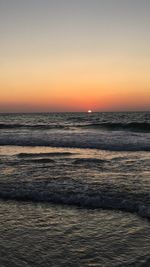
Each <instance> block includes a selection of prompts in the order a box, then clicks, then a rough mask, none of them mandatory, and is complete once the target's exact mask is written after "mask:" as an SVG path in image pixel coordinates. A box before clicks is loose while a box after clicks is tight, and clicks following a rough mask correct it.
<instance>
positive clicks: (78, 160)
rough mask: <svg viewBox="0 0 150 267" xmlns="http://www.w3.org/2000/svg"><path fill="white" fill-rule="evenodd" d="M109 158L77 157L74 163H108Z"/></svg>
mask: <svg viewBox="0 0 150 267" xmlns="http://www.w3.org/2000/svg"><path fill="white" fill-rule="evenodd" d="M107 162H108V160H103V159H97V158H76V159H75V160H74V162H73V163H74V164H77V165H78V164H79V165H80V164H94V165H95V164H98V165H99V164H104V163H107Z"/></svg>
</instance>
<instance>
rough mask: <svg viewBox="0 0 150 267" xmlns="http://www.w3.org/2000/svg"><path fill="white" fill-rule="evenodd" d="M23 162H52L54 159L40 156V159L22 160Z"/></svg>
mask: <svg viewBox="0 0 150 267" xmlns="http://www.w3.org/2000/svg"><path fill="white" fill-rule="evenodd" d="M24 162H26V163H27V162H29V163H37V164H38V163H54V162H55V161H54V160H53V159H48V158H42V159H30V160H27V159H26V160H24Z"/></svg>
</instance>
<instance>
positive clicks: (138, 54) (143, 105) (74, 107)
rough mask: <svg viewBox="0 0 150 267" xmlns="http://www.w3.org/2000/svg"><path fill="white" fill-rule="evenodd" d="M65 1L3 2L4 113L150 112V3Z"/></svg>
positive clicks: (0, 87)
mask: <svg viewBox="0 0 150 267" xmlns="http://www.w3.org/2000/svg"><path fill="white" fill-rule="evenodd" d="M58 2H59V1H58ZM62 2H63V4H64V5H62V4H60V3H62ZM62 2H59V4H58V3H57V4H53V5H52V3H48V2H47V1H45V0H44V1H43V2H42V3H43V5H42V6H41V4H40V3H39V2H38V3H37V5H36V6H35V4H34V1H33V0H32V1H31V2H28V3H26V4H25V3H24V4H20V5H19V6H18V5H17V1H16V0H15V1H13V4H11V3H9V4H8V2H7V1H6V2H5V1H2V6H1V9H0V30H2V43H1V50H0V58H1V61H0V112H21V111H22V112H32V111H37V112H40V111H86V110H88V109H92V110H94V111H111V110H112V111H113V110H114V111H115V110H118V111H119V110H121V111H122V110H149V109H150V75H149V73H150V52H149V47H150V34H149V26H150V19H149V13H148V12H147V9H148V7H149V8H150V4H149V3H148V2H147V1H145V0H144V1H143V2H142V3H141V4H139V3H138V5H136V12H135V6H134V5H133V3H132V4H131V1H128V0H127V2H126V4H125V3H124V4H123V3H122V4H121V3H120V4H119V1H116V0H114V6H112V5H111V1H110V0H107V1H106V2H107V3H105V4H104V3H103V1H93V2H92V1H88V0H87V1H84V0H81V1H78V0H77V2H76V3H75V2H74V3H73V2H72V4H69V2H68V1H65V0H63V1H62ZM133 2H135V1H134V0H133ZM136 3H137V2H136ZM82 4H84V5H82ZM85 4H86V6H85ZM124 5H125V6H124ZM85 7H86V8H85ZM10 10H12V12H11V13H10ZM129 11H130V12H129ZM71 12H72V13H71ZM70 14H72V16H71V15H70ZM16 15H17V16H16Z"/></svg>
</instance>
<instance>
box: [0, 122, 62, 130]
mask: <svg viewBox="0 0 150 267" xmlns="http://www.w3.org/2000/svg"><path fill="white" fill-rule="evenodd" d="M65 128H67V127H66V126H65V125H57V124H52V125H49V124H35V125H34V124H11V123H10V124H5V123H0V129H32V130H34V129H35V130H48V129H65Z"/></svg>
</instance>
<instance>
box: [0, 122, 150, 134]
mask: <svg viewBox="0 0 150 267" xmlns="http://www.w3.org/2000/svg"><path fill="white" fill-rule="evenodd" d="M72 127H74V128H92V129H104V130H111V131H121V130H123V131H125V130H126V131H135V132H150V123H148V122H130V123H120V122H119V123H115V122H113V123H110V122H100V123H85V124H84V123H80V124H78V123H73V124H72V123H71V124H68V125H65V124H5V123H0V129H31V130H50V129H58V130H59V129H60V130H62V129H66V130H69V129H71V128H72Z"/></svg>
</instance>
